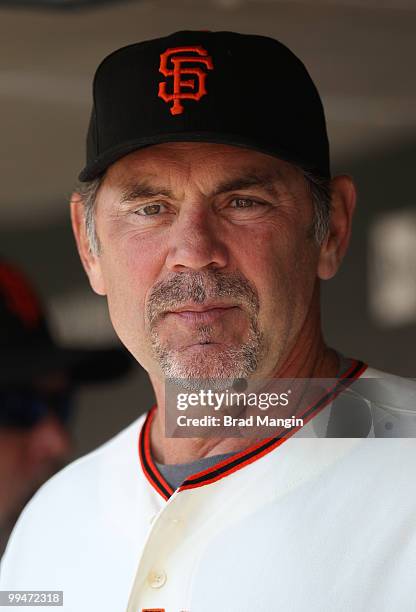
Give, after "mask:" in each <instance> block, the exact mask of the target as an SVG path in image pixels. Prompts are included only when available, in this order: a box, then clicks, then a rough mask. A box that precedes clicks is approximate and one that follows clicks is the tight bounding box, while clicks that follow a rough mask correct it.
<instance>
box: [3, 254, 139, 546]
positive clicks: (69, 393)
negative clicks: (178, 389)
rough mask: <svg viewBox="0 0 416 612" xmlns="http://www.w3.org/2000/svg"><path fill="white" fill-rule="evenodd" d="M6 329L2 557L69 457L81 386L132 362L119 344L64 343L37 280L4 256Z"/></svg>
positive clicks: (4, 351)
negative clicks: (51, 325) (20, 521)
mask: <svg viewBox="0 0 416 612" xmlns="http://www.w3.org/2000/svg"><path fill="white" fill-rule="evenodd" d="M0 329H1V334H0V361H1V369H0V555H1V553H2V552H3V549H4V546H5V544H6V541H7V538H8V536H9V535H10V531H11V529H12V527H13V525H14V523H15V521H16V519H17V518H18V516H19V514H20V512H21V511H22V508H23V507H24V505H25V504H26V503H27V501H28V500H29V499H30V497H31V496H32V495H33V493H34V492H35V491H36V490H37V488H38V487H39V486H40V485H41V484H43V483H44V482H45V481H46V480H47V479H48V478H50V476H52V474H54V472H56V471H57V470H58V469H60V468H62V466H63V465H64V464H65V463H66V462H67V461H68V459H69V458H70V453H71V447H72V444H71V439H70V432H69V420H70V416H71V413H72V404H73V396H74V393H75V391H76V387H77V386H78V385H79V384H81V383H82V382H87V381H90V382H95V381H98V380H102V378H103V377H104V378H105V379H107V380H108V379H110V378H113V377H114V376H117V375H121V374H123V373H124V372H126V371H127V369H128V367H129V365H130V360H129V359H128V357H127V354H124V351H123V352H121V351H120V350H118V349H109V350H108V349H106V350H102V349H101V350H94V351H86V350H74V349H64V348H61V347H59V346H58V345H57V344H56V343H55V342H54V341H53V339H52V337H51V335H50V333H49V330H48V326H47V321H46V318H45V316H44V313H43V311H42V307H41V304H40V301H39V299H38V297H37V295H36V294H35V292H34V290H33V288H32V287H31V285H30V283H29V282H28V280H27V279H26V278H25V276H24V275H23V274H22V273H21V272H20V271H19V270H18V269H17V268H16V267H15V266H12V265H10V264H9V263H7V262H6V261H4V260H2V261H0ZM97 367H100V370H98V369H97Z"/></svg>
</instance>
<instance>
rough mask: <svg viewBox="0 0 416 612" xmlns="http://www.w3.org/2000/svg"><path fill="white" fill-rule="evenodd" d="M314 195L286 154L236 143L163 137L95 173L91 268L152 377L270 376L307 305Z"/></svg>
mask: <svg viewBox="0 0 416 612" xmlns="http://www.w3.org/2000/svg"><path fill="white" fill-rule="evenodd" d="M312 224H313V205H312V201H311V196H310V192H309V190H308V187H307V184H306V181H305V179H304V178H303V176H302V175H301V173H300V172H299V171H298V170H297V169H295V168H294V167H293V166H292V165H290V164H288V163H286V162H283V161H280V160H277V159H275V158H273V157H271V156H268V155H263V154H261V153H257V152H254V151H250V150H247V149H243V148H237V147H231V146H225V145H216V144H205V143H204V144H201V143H198V144H193V143H170V144H163V145H157V146H152V147H148V148H146V149H142V150H139V151H136V152H134V153H132V154H130V155H128V156H126V157H124V158H122V159H121V160H119V161H118V162H116V163H115V164H113V165H112V166H111V167H110V168H109V170H108V171H107V174H106V176H105V179H104V182H103V184H102V186H101V188H100V190H99V192H98V196H97V202H96V228H97V234H98V238H99V241H100V244H101V252H100V254H99V256H98V257H96V258H93V260H94V261H93V264H92V268H91V269H90V279H91V282H92V285H93V287H94V289H95V290H96V291H97V292H98V293H101V294H106V295H107V297H108V304H109V310H110V316H111V319H112V322H113V325H114V327H115V329H116V331H117V333H118V335H119V337H120V339H121V340H122V342H123V343H124V344H125V345H126V346H127V348H128V349H129V350H130V351H131V352H132V354H133V355H134V356H135V357H136V359H137V360H138V361H139V362H140V363H141V364H142V365H143V366H144V367H145V368H146V369H147V370H148V371H149V373H150V374H153V375H154V376H158V377H159V378H161V376H162V374H164V375H165V376H168V377H179V378H205V379H211V378H235V377H247V376H249V375H250V374H253V373H255V375H256V376H271V375H272V374H273V371H275V370H276V367H278V365H279V363H280V362H281V360H282V359H283V358H284V357H285V356H287V354H288V352H289V351H290V349H291V347H292V345H293V343H294V341H295V338H296V336H297V335H298V334H299V331H300V330H301V328H302V326H303V325H304V324H305V320H306V319H307V318H308V317H310V316H315V314H316V313H315V314H314V313H313V312H312V311H313V307H312V305H313V302H314V296H315V295H316V292H314V288H315V286H316V267H317V259H318V255H319V248H318V246H317V245H316V243H315V242H314V239H313V237H312Z"/></svg>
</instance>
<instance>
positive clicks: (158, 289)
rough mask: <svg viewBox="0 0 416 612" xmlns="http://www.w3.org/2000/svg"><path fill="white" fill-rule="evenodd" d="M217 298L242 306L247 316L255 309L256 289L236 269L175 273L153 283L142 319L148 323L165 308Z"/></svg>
mask: <svg viewBox="0 0 416 612" xmlns="http://www.w3.org/2000/svg"><path fill="white" fill-rule="evenodd" d="M217 298H225V299H227V300H228V301H230V302H231V301H232V303H233V304H235V305H241V306H243V307H245V308H246V309H247V310H248V311H249V314H250V315H251V317H254V316H256V315H257V313H258V311H259V297H258V293H257V290H256V288H255V287H254V286H253V285H252V284H251V283H250V281H249V280H248V279H247V278H246V277H245V276H244V275H243V274H241V273H240V272H228V273H224V272H219V271H218V270H210V271H204V272H179V273H176V274H172V275H170V276H168V277H167V278H166V279H163V280H161V281H159V282H157V283H156V284H155V285H154V287H153V289H152V291H151V292H150V295H149V299H148V302H147V306H146V319H147V322H148V324H149V325H150V326H152V325H154V324H155V323H156V322H157V320H158V319H159V318H160V317H161V316H162V315H163V314H164V313H165V312H166V311H168V310H173V309H175V308H180V307H181V306H183V305H184V304H188V303H189V302H193V303H195V304H204V302H205V301H207V300H214V299H217Z"/></svg>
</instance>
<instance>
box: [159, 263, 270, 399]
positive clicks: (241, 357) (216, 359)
mask: <svg viewBox="0 0 416 612" xmlns="http://www.w3.org/2000/svg"><path fill="white" fill-rule="evenodd" d="M230 296H232V297H234V298H235V299H236V300H239V301H240V302H241V303H242V304H244V306H245V307H246V309H247V313H248V316H249V323H250V325H249V331H248V336H247V340H246V341H245V342H243V343H241V344H240V345H237V346H228V347H227V346H226V347H223V348H222V349H221V350H218V352H217V353H216V354H215V355H210V356H209V357H206V356H205V355H204V354H202V351H201V355H198V356H195V357H193V358H192V359H190V358H189V357H188V358H187V357H185V356H184V355H183V353H182V352H181V351H178V350H177V349H175V348H169V347H167V346H166V345H164V344H163V343H162V341H161V340H160V337H159V334H158V330H157V322H158V319H159V313H160V312H163V310H166V309H168V308H174V307H176V306H177V305H181V304H183V303H186V301H188V300H189V301H193V302H195V303H199V304H203V303H204V302H205V301H206V300H208V299H210V298H212V299H217V298H221V297H227V298H229V297H230ZM258 309H259V303H258V297H257V293H256V291H255V289H254V288H252V287H251V285H250V284H249V282H248V281H247V280H246V279H245V278H244V277H242V276H241V275H240V274H238V273H234V274H224V273H219V272H216V271H211V272H209V273H208V272H204V273H201V272H193V273H180V274H176V275H175V276H173V277H172V278H171V279H168V280H166V281H163V282H161V283H158V284H157V285H156V286H155V287H154V289H153V292H152V296H151V299H150V301H149V306H148V316H147V319H148V323H149V328H150V339H151V347H152V352H153V356H154V358H155V359H156V361H157V362H158V363H159V365H160V368H161V369H162V372H163V373H164V374H165V376H166V378H168V379H171V380H172V381H176V383H177V384H179V385H180V386H181V387H183V388H185V389H187V390H197V389H200V388H201V386H200V383H201V381H202V380H203V381H204V382H205V384H206V385H209V386H210V388H211V389H217V390H219V389H223V388H225V387H226V386H228V385H229V384H230V381H231V382H232V381H233V380H235V379H241V378H243V379H245V378H248V377H249V376H250V375H251V374H253V372H255V371H256V370H257V368H258V364H259V360H260V359H261V356H262V354H263V351H264V348H265V340H264V335H263V334H262V333H261V331H260V329H259V325H258ZM197 334H198V337H197V339H196V341H197V342H199V343H200V344H201V345H204V344H208V343H209V342H210V341H211V340H212V337H213V329H212V327H211V326H210V325H201V326H200V327H199V328H198V330H197ZM227 383H228V384H227Z"/></svg>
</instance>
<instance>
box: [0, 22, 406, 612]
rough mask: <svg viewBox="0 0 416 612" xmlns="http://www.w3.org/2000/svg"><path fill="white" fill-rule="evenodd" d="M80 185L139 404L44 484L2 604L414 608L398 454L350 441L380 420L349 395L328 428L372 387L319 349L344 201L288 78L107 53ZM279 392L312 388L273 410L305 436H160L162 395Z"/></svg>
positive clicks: (206, 35)
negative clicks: (286, 383) (313, 392)
mask: <svg viewBox="0 0 416 612" xmlns="http://www.w3.org/2000/svg"><path fill="white" fill-rule="evenodd" d="M80 180H81V181H82V182H84V186H83V187H80V189H79V190H78V192H77V193H76V194H74V196H73V200H72V221H73V227H74V232H75V236H76V239H77V244H78V249H79V252H80V255H81V259H82V262H83V265H84V267H85V270H86V272H87V274H88V277H89V280H90V283H91V285H92V288H93V289H94V291H95V292H97V293H98V294H100V295H106V296H107V300H108V305H109V311H110V315H111V319H112V322H113V325H114V327H115V329H116V331H117V333H118V335H119V337H120V339H121V340H122V342H123V343H124V344H125V345H126V346H127V348H128V349H129V350H130V352H131V353H132V354H133V355H134V356H135V358H136V359H137V361H138V362H140V363H141V364H142V365H143V367H145V369H146V370H147V371H148V373H149V376H150V379H151V381H152V384H153V387H154V390H155V394H156V399H157V404H156V406H154V407H153V408H152V409H151V410H150V411H149V412H148V413H147V415H145V416H143V417H141V418H139V419H138V420H137V421H136V422H135V423H134V424H133V425H132V426H130V427H129V428H127V429H126V430H125V431H123V432H122V433H121V434H120V435H119V436H117V437H116V438H114V439H113V440H112V441H110V442H109V443H108V444H106V445H104V446H103V447H101V448H99V449H98V450H97V451H95V452H94V453H92V454H90V455H89V456H87V457H86V458H84V459H82V460H80V461H78V462H76V463H75V464H73V465H71V466H69V467H68V468H66V469H65V470H64V471H63V472H61V474H59V475H58V476H57V477H55V478H54V479H52V480H51V481H50V482H49V484H48V485H46V486H45V487H44V488H43V490H42V491H41V493H40V494H38V496H37V497H36V498H35V500H34V501H33V502H32V503H31V504H30V505H29V507H28V508H27V509H26V510H25V511H24V513H23V515H22V517H21V519H20V521H19V524H18V526H17V528H16V529H15V532H14V535H13V537H12V539H11V542H10V544H9V547H8V550H7V553H6V556H5V559H4V562H3V567H2V582H1V585H2V588H3V589H6V588H7V589H8V590H10V589H25V590H27V589H33V590H35V589H40V588H45V589H46V588H47V589H49V590H61V591H63V592H64V594H63V600H64V609H65V610H68V611H75V610H76V611H77V612H81V611H87V610H100V612H107V611H108V612H110V611H112V612H114V610H126V609H127V610H128V612H146V611H147V612H149V611H151V610H153V611H156V610H158V611H165V612H179V611H180V610H182V611H184V610H187V611H190V612H208V611H212V610H219V611H221V612H242V611H249V610H250V611H251V610H256V611H266V610H280V609H290V610H296V611H303V610H305V611H306V610H308V611H310V610H314V611H316V612H318V611H320V612H321V611H322V610H328V611H329V610H331V611H334V610H339V611H340V610H347V609H348V610H367V609H370V610H377V612H379V611H383V610H384V611H386V612H387V611H391V610H398V609H400V610H409V611H410V610H413V609H414V607H415V605H416V595H415V593H414V588H413V582H412V578H413V576H412V573H413V572H412V571H411V569H410V568H411V567H412V566H413V562H414V557H415V544H416V541H415V538H416V531H415V527H414V525H415V523H414V515H415V510H416V498H415V495H414V493H413V491H412V492H411V493H410V494H409V490H408V485H409V484H411V482H412V480H411V479H413V476H412V473H413V470H412V472H411V471H410V467H409V468H408V467H407V466H410V465H411V464H412V463H413V462H414V460H415V459H416V446H415V444H414V442H413V440H377V441H376V442H377V445H374V444H372V442H374V440H367V439H366V438H367V437H374V436H375V435H376V430H379V429H380V427H379V424H380V422H379V421H377V423H375V422H374V421H373V419H372V415H373V412H372V410H371V406H372V403H371V401H369V400H367V398H365V397H363V396H360V395H355V396H354V398H355V399H354V401H352V402H351V401H350V400H349V401H348V402H347V403H348V406H349V407H350V409H351V414H352V413H356V412H357V406H358V413H359V419H358V424H359V427H358V429H357V430H356V431H353V432H351V431H350V430H349V431H348V434H347V437H345V438H341V437H340V438H338V437H337V438H334V437H333V436H334V433H331V431H332V432H333V431H337V430H336V429H332V423H333V421H334V419H333V415H334V414H336V412H337V411H336V410H335V408H334V407H335V405H336V402H334V401H332V400H334V398H335V397H337V395H338V396H340V397H343V398H344V399H345V397H346V393H345V394H340V391H341V388H342V389H346V388H347V387H348V386H349V385H351V384H352V382H353V381H354V380H357V379H358V378H361V379H362V378H364V377H365V376H370V377H371V376H377V374H378V373H377V372H376V371H374V370H372V369H370V368H367V366H366V365H365V364H363V363H362V362H359V361H357V360H355V359H347V358H345V357H343V356H341V355H339V353H337V352H336V351H335V350H333V349H331V348H329V347H327V346H326V344H325V342H324V339H323V336H322V332H321V326H320V306H319V283H320V281H321V280H327V279H330V278H331V277H333V276H334V274H335V273H336V272H337V270H338V268H339V266H340V263H341V261H342V259H343V257H344V255H345V252H346V249H347V246H348V241H349V237H350V232H351V221H352V216H353V212H354V207H355V190H354V186H353V183H352V181H351V179H350V178H349V177H347V176H339V177H335V178H333V179H331V178H330V168H329V150H328V141H327V135H326V128H325V119H324V114H323V110H322V105H321V102H320V99H319V95H318V93H317V91H316V89H315V86H314V85H313V83H312V81H311V79H310V77H309V75H308V73H307V71H306V69H305V67H304V66H303V64H302V63H301V62H300V61H299V60H298V59H297V58H296V57H295V56H294V55H293V53H292V52H291V51H289V50H288V49H287V48H286V47H284V46H283V45H282V44H280V43H279V42H277V41H275V40H272V39H269V38H265V37H260V36H252V35H240V34H235V33H229V32H205V31H204V32H179V33H176V34H172V35H171V36H168V37H166V38H161V39H157V40H153V41H147V42H143V43H138V44H134V45H130V46H129V47H126V48H123V49H121V50H118V51H116V52H114V53H113V54H111V55H110V56H109V57H107V58H106V59H105V60H104V61H103V63H102V64H101V65H100V67H99V68H98V70H97V73H96V76H95V80H94V108H93V113H92V117H91V124H90V129H89V134H88V153H87V165H86V167H85V168H84V170H83V171H82V172H81V175H80ZM287 379H289V380H290V381H297V380H298V379H299V380H301V381H304V380H305V379H308V380H309V381H314V380H319V381H322V380H324V381H328V380H330V381H331V384H328V385H326V384H325V385H326V386H325V388H324V390H323V391H322V393H321V394H320V395H319V396H316V397H315V399H314V401H313V402H312V403H310V404H309V405H308V406H306V408H305V406H302V411H300V404H301V402H300V399H299V402H296V403H295V404H294V405H293V406H294V408H293V407H292V406H290V409H291V410H292V409H294V410H295V412H296V414H297V415H302V416H303V418H304V425H303V426H302V427H300V426H294V427H291V428H289V429H288V430H286V431H284V430H283V427H278V428H277V429H275V432H274V435H271V436H270V435H269V436H267V435H265V434H263V435H261V436H259V435H254V434H252V435H251V436H250V435H248V436H245V437H242V436H240V437H238V436H236V435H233V436H228V437H227V436H225V437H224V436H211V437H210V436H207V437H202V436H201V437H199V436H195V435H194V436H192V435H191V437H169V436H168V435H166V431H165V417H168V416H169V415H168V414H167V411H166V405H167V403H168V399H169V391H168V386H167V385H166V386H165V383H166V381H168V382H169V380H172V381H173V382H174V383H178V384H179V385H180V386H181V388H182V389H185V390H186V391H187V392H188V391H190V392H193V391H195V390H197V389H198V381H200V380H204V381H208V383H209V384H210V385H212V387H213V388H218V389H222V388H224V385H226V384H228V382H229V381H236V382H238V381H240V383H241V382H242V383H243V389H244V388H245V387H244V385H245V384H249V385H250V384H252V383H253V382H254V383H255V384H258V383H259V381H260V383H261V381H270V380H277V381H281V380H287ZM227 381H228V382H227ZM390 382H391V384H392V385H394V384H396V385H398V386H399V388H400V389H401V388H402V387H403V388H404V387H406V385H407V384H408V383H406V381H401V379H396V378H395V377H392V378H391V380H390ZM240 383H239V384H240ZM237 386H238V385H237ZM409 389H410V391H409V392H408V393H409V394H410V395H411V393H412V387H411V386H410V387H409ZM302 397H303V396H302ZM357 398H358V400H357ZM356 400H357V401H358V404H357V401H356ZM298 404H299V405H298ZM344 404H345V402H344ZM344 414H345V405H344ZM349 414H350V412H349ZM362 415H364V416H362ZM322 431H323V433H322ZM316 432H320V433H319V434H318V433H316ZM190 433H191V434H192V429H191V432H190ZM321 435H323V436H327V437H326V438H320V437H319V436H321ZM335 435H336V434H335ZM137 444H138V447H139V448H138V451H139V452H138V456H137V454H136V453H137V451H136V446H137Z"/></svg>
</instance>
